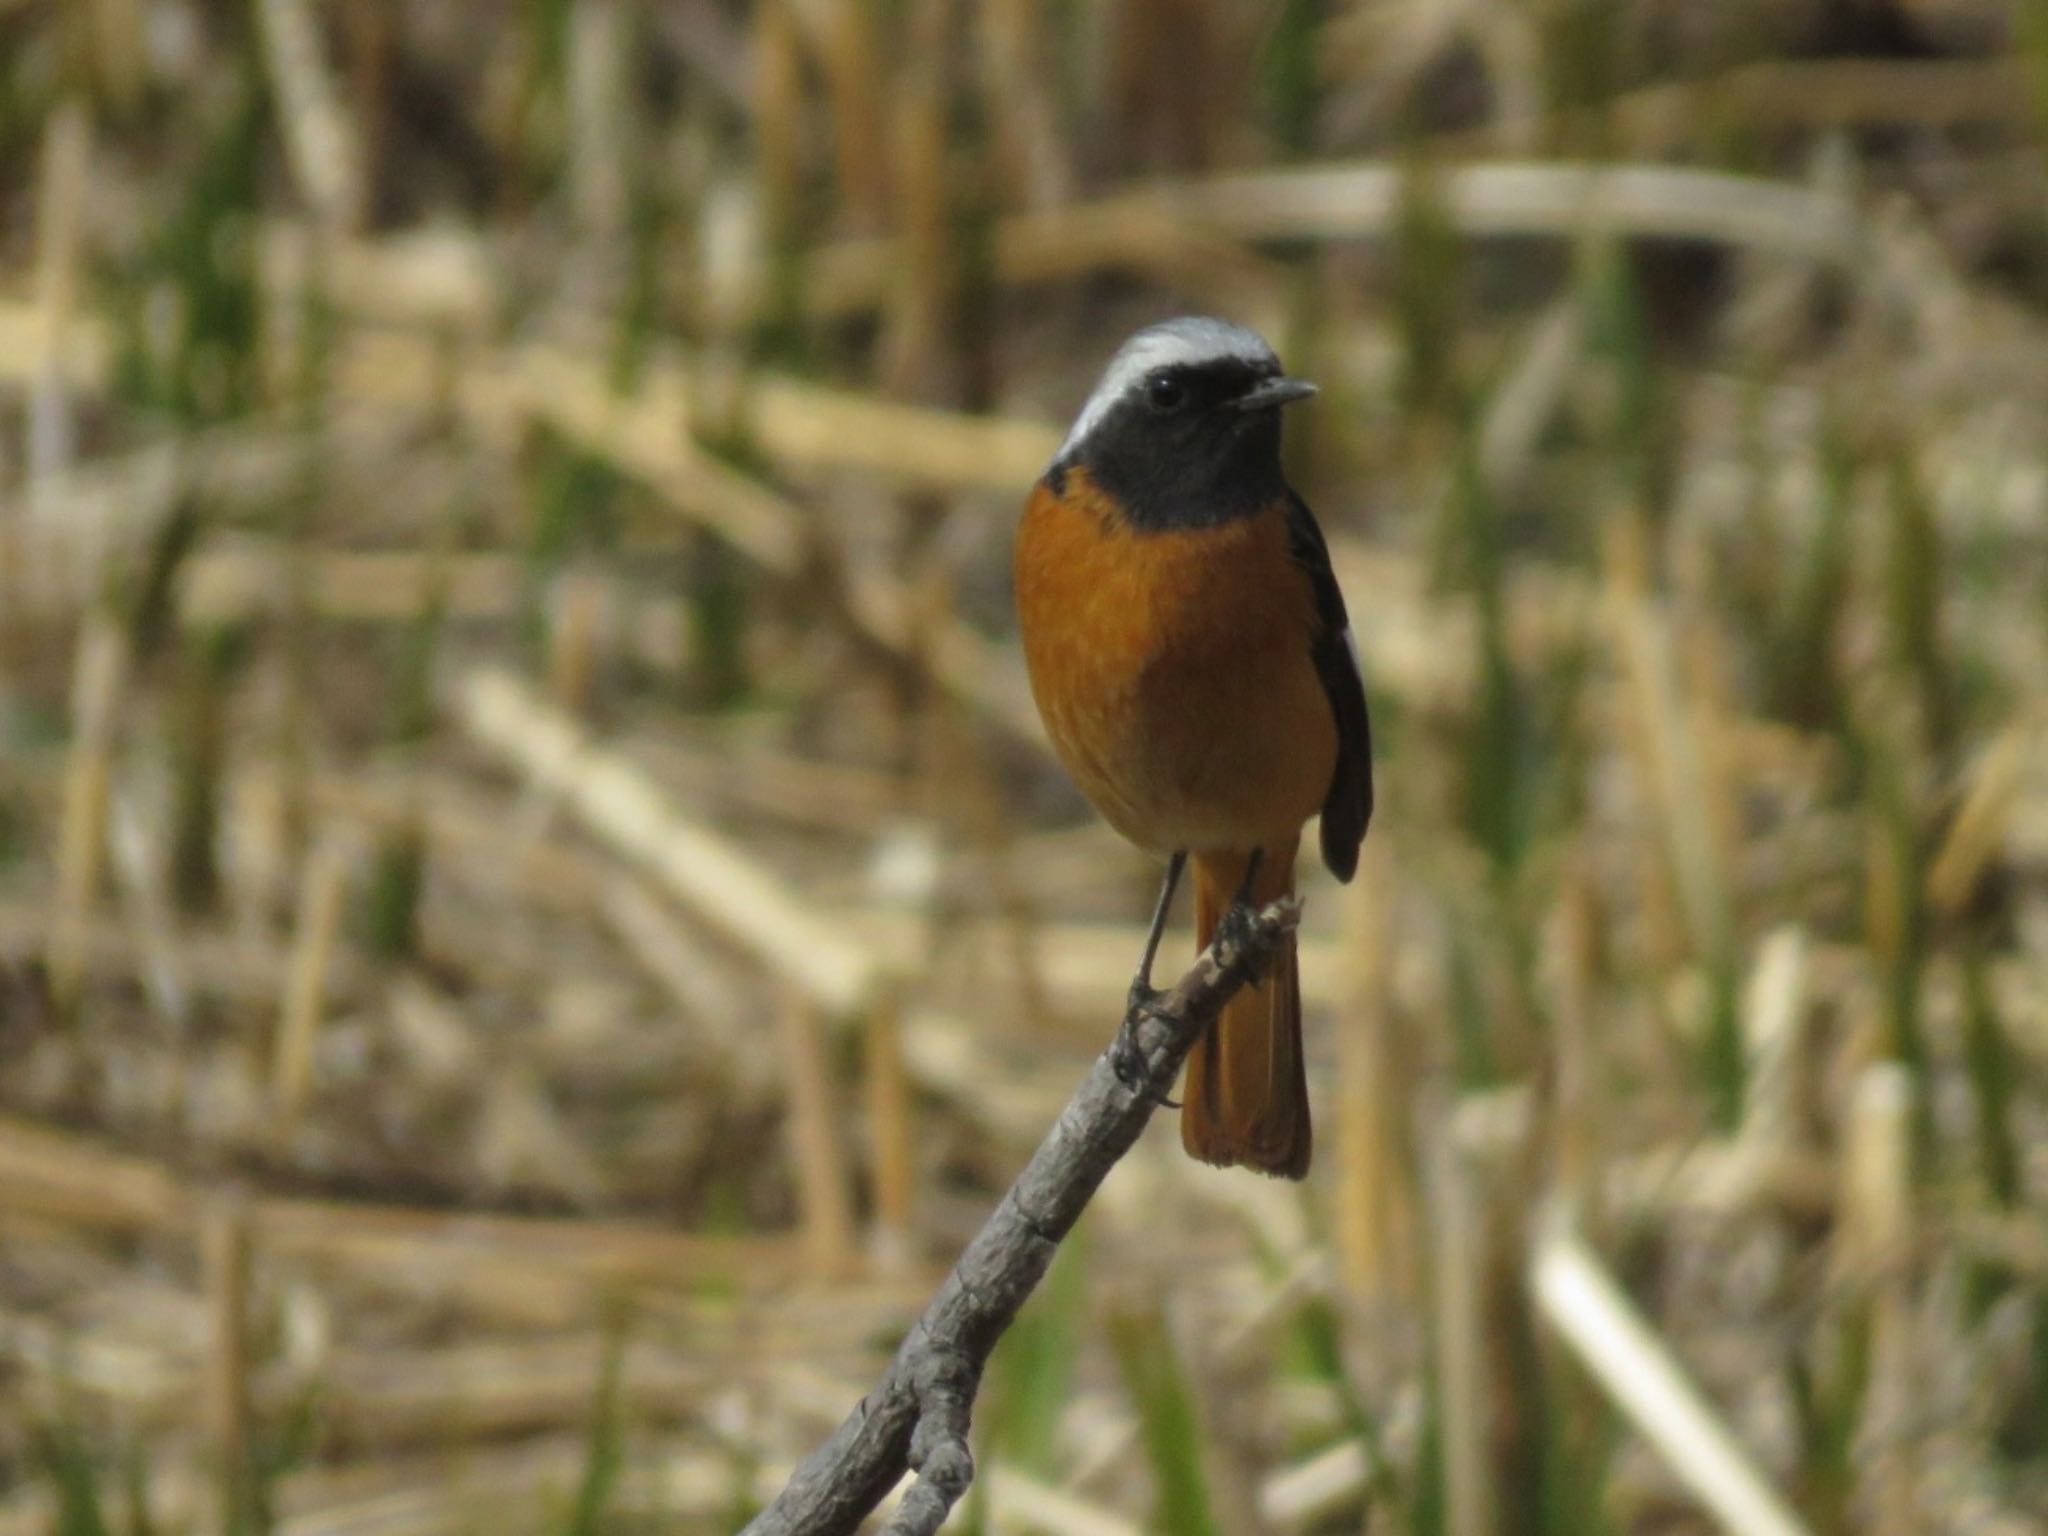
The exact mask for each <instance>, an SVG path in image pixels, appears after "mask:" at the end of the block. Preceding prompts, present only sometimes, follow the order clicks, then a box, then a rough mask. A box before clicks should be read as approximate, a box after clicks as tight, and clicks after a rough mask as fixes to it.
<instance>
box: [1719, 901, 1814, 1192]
mask: <svg viewBox="0 0 2048 1536" xmlns="http://www.w3.org/2000/svg"><path fill="white" fill-rule="evenodd" d="M1807 951H1808V944H1807V939H1806V934H1805V931H1804V930H1803V929H1801V928H1798V927H1796V926H1791V925H1787V926H1784V927H1780V928H1776V929H1773V930H1772V931H1771V933H1770V934H1769V935H1768V936H1767V937H1766V938H1765V939H1764V942H1763V947H1762V948H1761V950H1759V952H1758V954H1757V958H1756V968H1755V970H1753V971H1752V972H1751V973H1750V978H1749V986H1748V989H1747V990H1746V991H1745V992H1744V994H1743V1000H1742V1039H1743V1055H1744V1058H1745V1063H1746V1068H1747V1076H1748V1088H1747V1090H1746V1091H1745V1092H1744V1094H1743V1098H1742V1125H1741V1128H1740V1130H1739V1132H1738V1133H1737V1140H1738V1141H1739V1142H1740V1144H1741V1145H1743V1146H1745V1147H1748V1148H1751V1149H1753V1150H1755V1151H1758V1152H1761V1153H1775V1152H1782V1151H1797V1150H1800V1149H1801V1148H1802V1147H1803V1146H1804V1144H1805V1142H1806V1139H1807V1138H1806V1135H1805V1126H1804V1116H1805V1106H1806V1092H1807V1089H1808V1086H1809V1084H1808V1081H1807V1076H1808V1073H1809V1071H1810V1064H1809V1062H1808V1060H1807V1053H1808V1049H1809V1045H1810V1042H1809V1039H1808V1036H1807V1030H1806V987H1807V972H1808V966H1807Z"/></svg>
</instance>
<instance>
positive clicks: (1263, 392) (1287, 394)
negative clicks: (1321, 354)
mask: <svg viewBox="0 0 2048 1536" xmlns="http://www.w3.org/2000/svg"><path fill="white" fill-rule="evenodd" d="M1315 392H1316V387H1315V385H1313V384H1311V383H1309V381H1308V380H1307V379H1263V380H1261V381H1260V382H1259V383H1257V384H1254V385H1253V386H1252V387H1251V388H1250V389H1248V390H1246V391H1245V392H1244V393H1243V394H1241V395H1239V396H1238V397H1237V401H1236V404H1237V408H1238V409H1239V410H1240V411H1269V410H1272V409H1273V408H1274V407H1275V406H1281V405H1290V404H1292V403H1293V402H1294V401H1296V400H1306V399H1307V398H1308V397H1309V396H1310V395H1312V394H1314V393H1315Z"/></svg>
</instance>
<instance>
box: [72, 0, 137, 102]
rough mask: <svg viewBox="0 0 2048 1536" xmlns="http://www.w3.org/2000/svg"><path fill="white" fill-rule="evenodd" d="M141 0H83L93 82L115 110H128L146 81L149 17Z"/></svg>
mask: <svg viewBox="0 0 2048 1536" xmlns="http://www.w3.org/2000/svg"><path fill="white" fill-rule="evenodd" d="M143 5H144V0H87V4H86V5H85V6H84V7H83V9H84V10H85V11H86V13H87V25H88V26H89V27H90V28H91V33H92V66H93V83H94V85H95V86H97V87H98V88H99V89H100V90H101V91H102V92H104V93H105V96H106V100H107V101H108V102H109V103H110V104H111V105H112V106H113V107H114V108H115V110H116V111H118V112H123V113H125V112H128V111H129V110H131V109H132V108H133V107H134V106H135V104H136V103H137V102H138V101H139V100H140V99H141V97H142V90H143V87H144V86H145V85H146V84H147V83H148V81H149V50H148V40H149V20H148V17H147V16H146V15H145V14H144V10H143Z"/></svg>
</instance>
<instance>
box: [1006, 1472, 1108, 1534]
mask: <svg viewBox="0 0 2048 1536" xmlns="http://www.w3.org/2000/svg"><path fill="white" fill-rule="evenodd" d="M987 1477H988V1509H989V1516H990V1523H991V1525H992V1526H993V1527H994V1528H995V1529H996V1530H1012V1531H1038V1532H1043V1533H1044V1536H1140V1533H1141V1532H1142V1531H1143V1530H1144V1527H1143V1526H1142V1525H1140V1524H1139V1523H1138V1522H1137V1521H1135V1520H1132V1519H1129V1518H1127V1517H1126V1516H1123V1515H1119V1514H1116V1513H1115V1512H1113V1511H1111V1510H1107V1509H1104V1508H1103V1507H1102V1506H1101V1505H1100V1504H1095V1503H1091V1502H1089V1501H1088V1500H1086V1499H1084V1498H1081V1497H1080V1496H1079V1495H1078V1494H1076V1493H1074V1492H1073V1491H1072V1490H1071V1489H1066V1488H1056V1487H1054V1486H1053V1485H1051V1484H1050V1483H1045V1482H1041V1481H1040V1480H1039V1479H1038V1478H1036V1477H1034V1476H1032V1475H1031V1474H1030V1473H1028V1472H1025V1471H1024V1470H1022V1469H1021V1468H1019V1467H1015V1466H1011V1465H1009V1464H1008V1463H1006V1462H1000V1461H999V1462H997V1463H995V1465H993V1466H992V1467H990V1468H989V1469H988V1473H987Z"/></svg>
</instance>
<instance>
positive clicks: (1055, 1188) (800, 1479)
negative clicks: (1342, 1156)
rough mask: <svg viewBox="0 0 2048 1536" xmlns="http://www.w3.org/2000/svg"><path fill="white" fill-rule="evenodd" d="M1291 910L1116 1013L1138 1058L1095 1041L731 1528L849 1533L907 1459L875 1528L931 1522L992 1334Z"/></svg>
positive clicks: (953, 1489)
mask: <svg viewBox="0 0 2048 1536" xmlns="http://www.w3.org/2000/svg"><path fill="white" fill-rule="evenodd" d="M1299 917H1300V906H1299V904H1298V903H1297V902H1295V901H1293V900H1292V899H1289V900H1285V901H1278V902H1275V903H1274V904H1273V905H1272V906H1270V907H1268V908H1266V909H1265V911H1263V912H1261V913H1260V914H1259V915H1258V917H1257V919H1256V920H1255V921H1254V922H1252V923H1251V924H1249V925H1248V926H1247V927H1246V929H1245V932H1244V934H1243V936H1242V938H1234V937H1232V936H1231V935H1230V933H1229V928H1228V925H1226V928H1225V931H1224V933H1222V934H1219V935H1218V937H1217V940H1216V942H1215V943H1214V944H1213V945H1211V946H1210V947H1209V948H1208V949H1207V950H1205V951H1204V952H1203V953H1202V954H1201V956H1200V957H1199V958H1198V959H1197V960H1196V961H1195V964H1194V968H1193V969H1192V970H1190V971H1189V972H1188V973H1187V975H1185V976H1183V977H1182V978H1181V980H1180V983H1179V985H1178V986H1176V987H1174V989H1173V990H1172V991H1171V992H1168V993H1165V994H1163V995H1162V996H1161V997H1159V998H1158V1000H1157V1001H1156V1002H1154V1003H1153V1004H1152V1005H1151V1006H1150V1007H1148V1008H1145V1009H1143V1010H1142V1011H1140V1012H1138V1013H1137V1014H1136V1015H1135V1016H1134V1017H1132V1018H1129V1019H1126V1021H1125V1032H1126V1034H1127V1035H1128V1036H1129V1038H1130V1040H1131V1042H1132V1047H1133V1054H1132V1057H1131V1062H1132V1063H1133V1064H1135V1065H1137V1066H1138V1067H1139V1070H1137V1071H1135V1072H1133V1071H1130V1070H1129V1068H1128V1067H1127V1068H1126V1072H1127V1074H1128V1075H1129V1076H1131V1077H1132V1078H1134V1079H1135V1081H1134V1082H1132V1083H1128V1084H1127V1083H1126V1082H1124V1081H1123V1079H1122V1078H1120V1077H1119V1076H1118V1072H1117V1066H1116V1064H1115V1063H1114V1061H1113V1059H1112V1058H1113V1055H1114V1053H1113V1052H1111V1051H1105V1052H1104V1053H1103V1054H1102V1055H1101V1056H1100V1057H1099V1058H1097V1060H1096V1062H1095V1065H1094V1067H1093V1069H1091V1070H1090V1072H1089V1073H1088V1076H1087V1078H1086V1079H1085V1080H1084V1081H1083V1082H1082V1084H1081V1086H1080V1088H1079V1089H1077V1090H1076V1091H1075V1094H1074V1096H1073V1098H1072V1099H1071V1100H1069V1101H1068V1103H1067V1107H1066V1108H1065V1109H1064V1110H1062V1111H1061V1113H1060V1117H1059V1119H1058V1120H1057V1121H1056V1122H1055V1123H1054V1125H1053V1128H1052V1130H1051V1131H1050V1132H1049V1133H1048V1134H1047V1136H1046V1138H1045V1140H1044V1141H1043V1142H1041V1143H1040V1144H1039V1148H1038V1150H1037V1151H1036V1152H1035V1153H1033V1154H1032V1157H1031V1161H1030V1162H1029V1163H1028V1164H1026V1166H1025V1168H1024V1171H1023V1172H1022V1173H1021V1174H1019V1175H1018V1176H1017V1182H1016V1183H1014V1184H1012V1185H1011V1186H1010V1188H1009V1191H1008V1193H1006V1194H1005V1195H1004V1196H1003V1198H1002V1199H1001V1201H999V1202H998V1203H997V1205H996V1208H995V1211H994V1212H993V1213H992V1214H991V1215H990V1216H989V1218H988V1221H987V1222H986V1224H984V1225H983V1227H982V1229H981V1231H980V1232H979V1233H977V1234H976V1235H975V1238H974V1241H973V1242H971V1243H969V1244H968V1245H967V1251H966V1252H965V1253H963V1254H962V1255H961V1256H960V1262H959V1263H958V1264H956V1265H955V1266H954V1268H953V1272H952V1274H950V1275H948V1276H947V1277H946V1281H945V1284H943V1285H942V1286H940V1287H939V1290H938V1294H937V1295H935V1296H934V1297H933V1298H932V1300H931V1304H930V1305H929V1306H927V1307H926V1308H925V1311H924V1315H923V1316H922V1317H920V1318H919V1319H918V1320H917V1322H916V1324H915V1325H914V1326H913V1327H912V1328H911V1330H910V1332H909V1334H908V1335H907V1336H906V1337H905V1338H904V1340H903V1343H902V1345H901V1346H900V1347H899V1348H898V1349H897V1351H896V1357H895V1358H894V1359H893V1360H891V1361H890V1362H889V1368H888V1369H887V1370H886V1371H884V1372H883V1373H882V1379H881V1381H880V1382H879V1383H877V1384H876V1386H875V1388H874V1390H873V1391H871V1392H870V1393H868V1395H867V1396H866V1397H864V1398H862V1399H861V1401H860V1404H859V1406H858V1407H856V1408H855V1409H854V1410H853V1412H852V1413H851V1414H849V1415H848V1416H847V1418H846V1421H845V1422H844V1423H842V1424H841V1425H840V1426H839V1428H838V1429H837V1430H836V1431H834V1432H833V1435H832V1437H831V1439H829V1440H827V1441H826V1442H825V1443H824V1444H823V1445H822V1446H820V1447H819V1448H818V1449H817V1450H815V1451H813V1452H812V1453H811V1455H810V1456H809V1458H808V1459H806V1460H805V1462H804V1463H803V1465H802V1466H800V1467H798V1468H797V1470H796V1473H795V1475H793V1476H792V1477H791V1478H790V1480H789V1486H788V1487H786V1488H784V1489H783V1490H782V1492H781V1494H780V1495H779V1496H778V1497H777V1498H776V1500H775V1502H774V1503H773V1504H771V1505H770V1506H769V1507H768V1508H767V1509H766V1510H764V1511H763V1512H762V1513H761V1514H760V1515H759V1516H758V1517H756V1518H755V1520H754V1522H753V1523H752V1524H751V1525H749V1526H748V1527H747V1528H746V1531H745V1532H744V1533H743V1536H799V1533H801V1536H851V1533H852V1532H853V1531H854V1530H855V1529H857V1528H858V1526H859V1525H860V1523H861V1521H862V1520H863V1519H864V1518H865V1517H866V1516H867V1514H868V1512H869V1511H871V1510H872V1509H874V1508H875V1506H876V1505H878V1504H879V1503H881V1501H882V1500H883V1499H884V1498H885V1497H887V1496H888V1493H889V1491H890V1490H891V1489H892V1488H894V1487H895V1486H896V1483H897V1480H898V1479H899V1478H901V1477H902V1475H903V1473H904V1471H905V1470H906V1469H908V1470H913V1471H915V1472H916V1473H917V1475H918V1476H917V1482H916V1483H915V1484H914V1485H913V1486H912V1487H911V1489H910V1491H909V1493H908V1494H907V1495H906V1496H905V1498H904V1500H903V1502H902V1503H901V1504H900V1505H899V1506H898V1507H897V1509H896V1512H895V1515H894V1516H893V1518H892V1519H891V1520H890V1522H889V1524H888V1526H887V1527H886V1528H885V1533H884V1536H929V1533H931V1532H934V1531H937V1530H938V1528H939V1526H940V1525H941V1524H943V1523H944V1521H945V1518H946V1514H947V1512H948V1511H949V1510H951V1509H952V1507H953V1505H954V1504H955V1503H956V1502H958V1500H959V1498H960V1496H961V1495H962V1494H964V1493H965V1492H966V1491H967V1486H968V1484H969V1483H970V1482H971V1481H973V1478H974V1458H973V1455H972V1453H971V1452H970V1451H969V1449H968V1444H967V1431H968V1424H969V1420H970V1419H971V1417H972V1413H973V1408H974V1396H975V1393H976V1392H977V1391H978V1390H979V1388H980V1385H981V1374H982V1369H983V1367H984V1366H985V1365H986V1364H987V1363H988V1357H989V1353H990V1351H991V1350H993V1349H994V1348H995V1345H996V1340H998V1339H999V1338H1001V1337H1002V1335H1003V1332H1004V1330H1005V1329H1007V1328H1008V1327H1009V1326H1010V1323H1011V1321H1012V1320H1013V1319H1014V1318H1015V1317H1016V1315H1017V1312H1018V1309H1019V1308H1021V1307H1022V1306H1023V1305H1024V1303H1025V1301H1026V1300H1027V1299H1028V1298H1029V1297H1030V1295H1031V1293H1032V1291H1033V1290H1034V1289H1036V1288H1037V1285H1038V1282H1039V1280H1040V1279H1042V1278H1043V1277H1044V1275H1045V1271H1046V1269H1047V1267H1048V1266H1049V1265H1050V1264H1051V1263H1052V1257H1053V1254H1054V1253H1055V1252H1057V1251H1058V1249H1059V1245H1060V1242H1061V1241H1062V1239H1064V1238H1065V1237H1066V1235H1067V1233H1068V1232H1069V1231H1071V1230H1072V1229H1073V1226H1074V1223H1075V1222H1076V1221H1077V1220H1079V1219H1080V1215H1081V1212H1082V1211H1083V1210H1084V1209H1086V1208H1087V1205H1088V1201H1089V1200H1090V1199H1091V1198H1092V1197H1093V1196H1094V1194H1095V1191H1096V1189H1097V1188H1098V1187H1099V1186H1100V1185H1101V1183H1102V1181H1103V1180H1104V1179H1105V1178H1107V1177H1108V1175H1109V1171H1110V1169H1112V1168H1114V1167H1115V1166H1116V1164H1117V1161H1118V1159H1120V1158H1121V1157H1122V1156H1123V1155H1124V1154H1125V1153H1126V1152H1128V1151H1129V1150H1130V1149H1131V1147H1132V1146H1133V1145H1134V1144H1135V1143H1136V1142H1137V1139H1138V1135H1139V1133H1140V1132H1142V1131H1143V1130H1144V1128H1145V1122H1146V1121H1147V1120H1149V1119H1151V1117H1152V1111H1153V1110H1154V1109H1155V1108H1157V1107H1158V1104H1159V1102H1160V1100H1161V1099H1163V1098H1164V1097H1165V1095H1166V1093H1167V1091H1168V1090H1169V1089H1171V1088H1172V1086H1173V1081H1174V1078H1175V1076H1176V1075H1177V1074H1178V1073H1179V1071H1180V1066H1181V1062H1182V1060H1183V1059H1184V1058H1185V1057H1186V1056H1187V1053H1188V1050H1189V1049H1190V1047H1192V1046H1193V1045H1194V1043H1195V1041H1196V1040H1197V1039H1199V1038H1200V1037H1201V1034H1202V1031H1203V1030H1205V1029H1207V1028H1208V1027H1209V1025H1210V1024H1211V1023H1213V1022H1214V1021H1215V1018H1216V1016H1217V1014H1219V1013H1220V1012H1222V1010H1223V1005H1224V1004H1225V1003H1227V1002H1228V1001H1229V1000H1230V999H1231V997H1232V996H1233V995H1235V993H1236V992H1237V990H1238V989H1239V988H1240V987H1242V986H1243V985H1244V984H1245V983H1246V982H1247V981H1249V980H1250V979H1251V978H1252V977H1253V976H1255V975H1256V974H1257V973H1258V971H1259V969H1260V967H1261V966H1263V965H1264V964H1265V963H1266V961H1267V959H1268V957H1269V956H1270V955H1271V954H1272V951H1273V946H1274V945H1275V944H1277V943H1278V942H1279V941H1280V939H1281V937H1282V936H1283V935H1285V934H1287V933H1289V932H1291V931H1292V930H1293V928H1294V926H1295V923H1296V922H1297V921H1298V920H1299Z"/></svg>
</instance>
